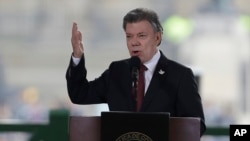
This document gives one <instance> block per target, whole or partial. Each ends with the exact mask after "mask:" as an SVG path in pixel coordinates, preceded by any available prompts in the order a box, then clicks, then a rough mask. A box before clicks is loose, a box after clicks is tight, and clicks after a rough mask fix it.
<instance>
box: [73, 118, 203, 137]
mask: <svg viewBox="0 0 250 141" xmlns="http://www.w3.org/2000/svg"><path fill="white" fill-rule="evenodd" d="M100 131H101V117H100V116H89V117H88V116H86V117H84V116H70V118H69V140H70V141H101V132H100ZM169 141H200V119H199V118H192V117H170V119H169Z"/></svg>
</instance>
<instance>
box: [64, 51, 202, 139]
mask: <svg viewBox="0 0 250 141" xmlns="http://www.w3.org/2000/svg"><path fill="white" fill-rule="evenodd" d="M129 60H130V59H125V60H120V61H115V62H112V63H111V64H110V66H109V68H108V69H107V70H105V71H104V72H103V73H102V74H101V76H100V77H99V78H96V79H95V80H92V81H88V80H87V79H86V75H87V70H86V68H85V60H84V56H83V57H82V58H81V60H80V63H79V64H78V65H77V66H74V65H73V61H72V60H70V65H69V67H68V69H67V72H66V79H67V88H68V94H69V97H70V99H71V101H72V102H73V103H75V104H98V103H107V104H108V106H109V110H110V111H136V101H135V98H134V96H133V95H132V78H131V67H130V66H131V65H130V61H129ZM140 111H141V112H169V113H170V115H171V116H173V117H199V118H201V135H202V134H203V133H204V131H205V129H206V126H205V122H204V113H203V107H202V102H201V97H200V95H199V93H198V87H197V84H196V81H195V79H194V75H193V72H192V70H191V69H190V68H188V67H186V66H183V65H181V64H179V63H177V62H174V61H172V60H170V59H167V58H166V57H165V56H164V55H163V54H162V52H161V57H160V59H159V61H158V63H157V66H156V69H155V72H154V74H153V77H152V80H151V82H150V84H149V87H148V90H147V92H146V95H145V97H144V100H143V104H142V107H141V110H140Z"/></svg>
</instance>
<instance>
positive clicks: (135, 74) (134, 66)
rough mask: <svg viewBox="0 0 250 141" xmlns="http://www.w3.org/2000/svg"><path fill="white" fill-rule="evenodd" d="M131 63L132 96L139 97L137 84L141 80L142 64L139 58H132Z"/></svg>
mask: <svg viewBox="0 0 250 141" xmlns="http://www.w3.org/2000/svg"><path fill="white" fill-rule="evenodd" d="M130 63H131V74H132V76H131V78H132V94H134V96H136V95H137V84H138V78H139V68H140V64H141V60H140V58H139V57H138V56H132V57H131V59H130Z"/></svg>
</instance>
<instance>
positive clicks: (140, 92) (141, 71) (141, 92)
mask: <svg viewBox="0 0 250 141" xmlns="http://www.w3.org/2000/svg"><path fill="white" fill-rule="evenodd" d="M146 70H147V67H146V66H144V65H143V64H142V65H141V66H140V69H139V79H138V89H137V98H136V99H137V108H136V110H137V112H138V111H140V109H141V105H142V102H143V98H144V89H145V77H144V72H145V71H146Z"/></svg>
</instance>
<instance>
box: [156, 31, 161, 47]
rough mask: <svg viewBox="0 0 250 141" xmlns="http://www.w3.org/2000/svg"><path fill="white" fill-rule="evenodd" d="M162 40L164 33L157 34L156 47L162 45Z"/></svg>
mask: <svg viewBox="0 0 250 141" xmlns="http://www.w3.org/2000/svg"><path fill="white" fill-rule="evenodd" d="M161 40H162V32H157V33H156V43H157V44H156V45H157V46H159V45H160V44H161Z"/></svg>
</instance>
